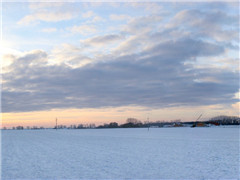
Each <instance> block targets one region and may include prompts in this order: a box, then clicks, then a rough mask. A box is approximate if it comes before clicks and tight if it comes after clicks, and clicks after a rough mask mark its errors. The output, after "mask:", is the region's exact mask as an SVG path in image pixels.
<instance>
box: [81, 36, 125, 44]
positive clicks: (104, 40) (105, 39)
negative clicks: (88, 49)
mask: <svg viewBox="0 0 240 180" xmlns="http://www.w3.org/2000/svg"><path fill="white" fill-rule="evenodd" d="M121 39H124V37H123V36H120V35H118V34H107V35H103V36H96V37H93V38H90V39H86V40H84V41H83V43H84V45H104V44H108V43H112V42H116V41H118V40H121Z"/></svg>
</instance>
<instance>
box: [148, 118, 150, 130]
mask: <svg viewBox="0 0 240 180" xmlns="http://www.w3.org/2000/svg"><path fill="white" fill-rule="evenodd" d="M147 122H148V131H149V126H150V124H149V117H148V118H147Z"/></svg>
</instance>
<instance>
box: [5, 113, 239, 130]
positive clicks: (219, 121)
mask: <svg viewBox="0 0 240 180" xmlns="http://www.w3.org/2000/svg"><path fill="white" fill-rule="evenodd" d="M239 124H240V118H239V117H236V116H217V117H213V118H211V119H209V120H207V121H190V122H181V120H173V121H155V122H149V121H145V122H141V121H140V120H138V119H136V118H128V119H127V120H126V123H124V124H120V125H119V124H118V123H117V122H111V123H109V124H107V123H105V124H103V125H100V126H96V125H95V124H78V125H70V126H66V125H58V126H57V127H56V126H55V127H54V128H44V127H43V126H41V127H37V126H33V127H30V126H27V127H25V128H24V127H23V126H16V127H12V128H11V129H17V130H22V129H95V128H99V129H100V128H149V127H184V126H185V127H186V126H190V127H197V126H212V125H213V126H220V125H239ZM3 129H7V128H6V127H4V128H3Z"/></svg>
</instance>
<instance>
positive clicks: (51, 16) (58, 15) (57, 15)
mask: <svg viewBox="0 0 240 180" xmlns="http://www.w3.org/2000/svg"><path fill="white" fill-rule="evenodd" d="M73 17H74V16H73V14H72V13H70V12H38V13H34V14H31V15H27V16H25V17H24V18H22V19H21V20H20V21H18V24H20V25H29V24H31V23H32V22H35V23H36V22H39V21H46V22H58V21H63V20H69V19H72V18H73Z"/></svg>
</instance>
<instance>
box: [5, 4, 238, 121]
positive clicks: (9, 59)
mask: <svg viewBox="0 0 240 180" xmlns="http://www.w3.org/2000/svg"><path fill="white" fill-rule="evenodd" d="M238 5H239V4H238V3H226V2H221V3H216V2H211V3H206V2H198V3H193V2H189V3H180V2H178V3H176V2H171V3H166V2H152V3H126V2H125V3H123V2H118V3H104V2H100V3H96V2H92V3H90V2H75V3H73V2H71V3H69V2H68V3H66V2H55V3H39V2H38V3H37V2H34V3H33V2H29V3H27V2H19V3H16V2H12V3H11V2H3V4H2V37H3V40H2V50H1V56H2V63H1V65H2V106H1V107H2V112H3V125H5V126H12V125H24V126H25V125H46V126H47V125H49V126H52V125H53V124H54V119H55V117H58V119H59V121H60V123H62V124H67V125H69V124H74V123H75V124H78V123H90V122H91V123H96V124H101V123H104V122H110V121H116V122H118V123H123V122H125V120H126V118H128V117H136V118H139V119H140V120H142V121H145V120H146V118H147V116H150V120H152V121H154V120H173V119H182V120H183V121H187V120H195V119H196V118H197V117H198V116H199V115H200V114H201V113H203V114H204V115H203V117H204V118H205V119H207V118H209V117H212V116H215V115H222V114H225V115H238V113H239V110H238V108H239V54H238V50H239V10H238Z"/></svg>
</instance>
